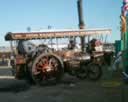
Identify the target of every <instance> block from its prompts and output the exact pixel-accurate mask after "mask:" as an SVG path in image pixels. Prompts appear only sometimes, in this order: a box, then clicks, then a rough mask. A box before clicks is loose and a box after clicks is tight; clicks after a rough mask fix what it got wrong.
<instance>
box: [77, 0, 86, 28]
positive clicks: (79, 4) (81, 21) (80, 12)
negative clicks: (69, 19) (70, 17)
mask: <svg viewBox="0 0 128 102" xmlns="http://www.w3.org/2000/svg"><path fill="white" fill-rule="evenodd" d="M82 4H83V0H78V1H77V8H78V17H79V28H80V29H84V27H85V24H84V19H83V5H82Z"/></svg>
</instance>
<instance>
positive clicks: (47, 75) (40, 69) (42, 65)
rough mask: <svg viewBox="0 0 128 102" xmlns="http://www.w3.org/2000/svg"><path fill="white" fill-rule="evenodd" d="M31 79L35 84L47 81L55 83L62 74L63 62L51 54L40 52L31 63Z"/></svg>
mask: <svg viewBox="0 0 128 102" xmlns="http://www.w3.org/2000/svg"><path fill="white" fill-rule="evenodd" d="M31 74H32V79H33V81H34V82H35V83H36V84H43V83H47V82H54V83H56V82H57V81H59V80H60V79H61V76H62V74H63V64H62V62H61V60H60V59H59V58H58V57H57V56H56V55H53V54H45V55H44V54H41V55H40V56H38V57H37V58H35V60H34V63H33V65H32V70H31Z"/></svg>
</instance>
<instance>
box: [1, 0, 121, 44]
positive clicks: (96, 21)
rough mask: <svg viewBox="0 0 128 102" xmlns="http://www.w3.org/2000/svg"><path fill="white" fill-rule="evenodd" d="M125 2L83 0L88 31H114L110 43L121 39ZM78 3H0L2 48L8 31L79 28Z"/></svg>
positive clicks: (19, 0) (27, 0) (5, 0)
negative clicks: (100, 29) (108, 29)
mask: <svg viewBox="0 0 128 102" xmlns="http://www.w3.org/2000/svg"><path fill="white" fill-rule="evenodd" d="M122 1H123V0H83V6H84V21H85V24H86V28H111V29H112V30H113V32H112V36H111V37H110V39H109V40H111V41H114V40H116V39H120V12H121V6H122ZM76 2H77V0H0V33H1V36H0V40H1V44H0V46H4V45H7V44H8V43H6V42H5V40H4V36H5V34H6V33H7V32H22V31H26V28H27V27H31V30H39V29H47V27H48V25H51V26H52V28H54V29H68V28H72V29H73V28H78V15H77V4H76Z"/></svg>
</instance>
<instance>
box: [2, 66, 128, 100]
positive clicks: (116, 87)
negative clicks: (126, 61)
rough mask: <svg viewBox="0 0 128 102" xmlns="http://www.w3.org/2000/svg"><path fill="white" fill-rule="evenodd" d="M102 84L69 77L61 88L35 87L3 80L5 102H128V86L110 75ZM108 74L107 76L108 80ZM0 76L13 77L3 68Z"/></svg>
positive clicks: (54, 86) (64, 79)
mask: <svg viewBox="0 0 128 102" xmlns="http://www.w3.org/2000/svg"><path fill="white" fill-rule="evenodd" d="M103 74H104V75H103V77H102V78H101V79H100V80H99V81H95V82H93V81H90V80H88V79H85V80H79V79H77V78H75V77H72V76H69V75H67V74H66V75H65V76H64V78H63V80H62V82H61V83H59V84H57V85H51V86H50V85H49V86H42V87H40V86H35V85H29V84H27V83H26V82H25V81H23V80H22V81H19V80H15V79H7V78H5V79H3V78H1V79H0V101H1V102H128V98H127V97H128V85H127V84H124V83H123V81H122V80H121V77H119V78H113V77H116V76H117V75H116V74H113V73H110V72H109V71H106V72H105V73H103ZM105 74H107V75H106V76H105ZM0 75H1V76H2V75H11V71H10V69H9V68H6V69H4V68H0Z"/></svg>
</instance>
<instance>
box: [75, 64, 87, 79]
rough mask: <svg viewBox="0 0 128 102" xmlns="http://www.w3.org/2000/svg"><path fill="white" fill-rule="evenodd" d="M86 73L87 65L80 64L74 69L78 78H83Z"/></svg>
mask: <svg viewBox="0 0 128 102" xmlns="http://www.w3.org/2000/svg"><path fill="white" fill-rule="evenodd" d="M87 75H88V69H87V66H86V65H84V64H81V65H80V68H79V69H78V70H76V76H77V78H79V79H85V78H86V77H87Z"/></svg>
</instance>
